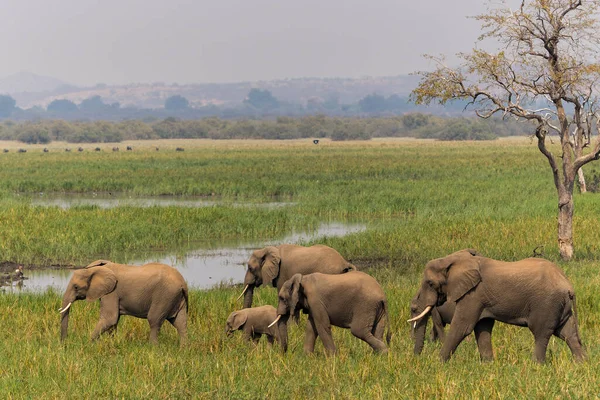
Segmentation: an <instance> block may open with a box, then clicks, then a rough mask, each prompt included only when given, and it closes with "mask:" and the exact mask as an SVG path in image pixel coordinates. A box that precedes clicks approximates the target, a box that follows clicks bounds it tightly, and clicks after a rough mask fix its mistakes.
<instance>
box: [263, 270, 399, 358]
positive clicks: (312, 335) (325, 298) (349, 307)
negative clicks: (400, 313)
mask: <svg viewBox="0 0 600 400" xmlns="http://www.w3.org/2000/svg"><path fill="white" fill-rule="evenodd" d="M387 310H388V308H387V299H386V297H385V293H384V292H383V289H382V288H381V286H380V285H379V283H378V282H377V281H376V280H375V278H373V277H372V276H369V275H367V274H365V273H364V272H360V271H351V272H348V273H346V274H343V275H327V274H321V273H314V274H309V275H300V274H296V275H294V276H293V277H292V278H291V279H289V280H288V281H286V282H285V283H284V285H283V287H282V288H281V290H280V291H279V305H278V307H277V318H276V319H275V320H274V321H273V322H272V323H271V325H269V326H273V325H274V324H275V323H277V324H278V325H277V328H278V331H279V336H280V340H281V347H282V349H283V351H284V352H285V351H286V350H287V321H288V319H289V317H290V316H291V315H298V313H299V312H300V311H304V312H305V313H307V314H308V324H307V325H306V334H305V337H304V351H305V352H307V353H312V352H313V351H314V349H315V341H316V339H317V336H319V337H320V338H321V341H322V342H323V346H324V347H325V351H326V352H327V353H328V354H333V353H335V351H336V348H335V344H334V343H333V337H332V335H331V326H332V325H334V326H338V327H340V328H349V329H350V331H351V332H352V334H353V335H354V336H356V337H357V338H359V339H361V340H363V341H365V342H367V343H368V344H369V346H371V347H372V348H373V350H374V351H375V352H378V353H382V352H387V346H386V345H385V343H384V342H383V334H384V330H385V327H386V324H387V322H388V321H387V319H388V311H387ZM390 336H391V335H390V330H389V328H388V331H387V343H388V344H389V343H390Z"/></svg>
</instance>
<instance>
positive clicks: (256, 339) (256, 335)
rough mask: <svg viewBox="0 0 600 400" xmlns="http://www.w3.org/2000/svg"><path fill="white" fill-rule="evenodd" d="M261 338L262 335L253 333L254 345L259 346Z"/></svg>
mask: <svg viewBox="0 0 600 400" xmlns="http://www.w3.org/2000/svg"><path fill="white" fill-rule="evenodd" d="M261 336H262V334H260V333H256V332H253V333H252V343H254V344H255V345H258V341H259V340H260V337H261Z"/></svg>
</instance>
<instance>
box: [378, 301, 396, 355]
mask: <svg viewBox="0 0 600 400" xmlns="http://www.w3.org/2000/svg"><path fill="white" fill-rule="evenodd" d="M380 324H382V325H381V327H382V329H385V331H386V332H385V340H386V342H387V344H388V346H389V345H390V342H391V340H392V330H391V326H390V319H389V313H388V305H387V301H386V300H381V302H380V305H379V312H378V313H377V319H376V321H375V330H377V327H378V326H379V325H380ZM381 333H382V334H383V332H381ZM382 339H383V338H382Z"/></svg>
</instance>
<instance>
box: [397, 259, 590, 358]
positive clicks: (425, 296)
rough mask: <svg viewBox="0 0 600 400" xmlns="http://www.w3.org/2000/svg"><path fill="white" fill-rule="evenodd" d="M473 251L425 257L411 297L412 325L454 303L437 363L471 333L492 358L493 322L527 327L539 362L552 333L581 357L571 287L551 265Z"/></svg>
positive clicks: (480, 350) (449, 354) (580, 344)
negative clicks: (495, 257)
mask: <svg viewBox="0 0 600 400" xmlns="http://www.w3.org/2000/svg"><path fill="white" fill-rule="evenodd" d="M475 254H476V253H475V252H474V251H473V250H461V251H458V252H456V253H452V254H450V255H448V256H446V257H443V258H438V259H435V260H431V261H429V262H428V263H427V266H426V267H425V272H424V273H423V280H422V282H421V287H420V289H419V291H418V292H417V295H416V303H417V311H418V312H419V315H417V316H416V317H413V318H411V319H409V322H417V323H418V321H420V320H421V319H423V318H424V317H425V316H427V315H428V313H429V312H430V311H431V309H432V308H433V307H435V306H440V305H442V304H444V303H445V302H446V301H448V302H456V309H455V312H454V317H453V318H452V324H451V325H450V330H449V332H448V334H447V335H446V338H445V340H444V344H443V345H442V350H441V353H440V356H441V359H442V360H443V361H446V360H448V359H449V358H450V357H451V355H452V353H454V351H455V350H456V347H457V346H458V345H459V344H460V342H461V341H462V340H463V339H464V338H465V337H466V336H467V335H469V334H470V333H471V332H473V331H475V338H476V341H477V347H478V348H479V353H480V356H481V358H482V359H483V360H489V359H492V358H493V351H492V346H491V334H492V329H493V326H494V321H501V322H504V323H508V324H512V325H518V326H526V327H528V328H529V330H530V331H531V332H532V333H533V336H534V338H535V350H534V358H535V360H536V361H538V362H540V363H543V362H545V360H546V347H547V346H548V341H549V340H550V337H551V336H552V335H555V336H557V337H559V338H561V339H563V340H564V341H565V342H566V343H567V345H568V346H569V348H570V349H571V352H572V354H573V356H574V357H575V359H576V360H578V361H581V360H583V359H584V358H585V351H584V349H583V345H582V343H581V339H580V337H579V329H578V323H577V313H576V307H575V291H574V290H573V286H572V285H571V283H570V282H569V280H568V279H567V277H566V276H565V274H564V273H563V272H562V271H561V270H560V269H559V268H558V267H557V266H556V265H554V264H553V263H551V262H550V261H548V260H544V259H542V258H527V259H524V260H520V261H516V262H504V261H498V260H493V259H490V258H486V257H482V256H478V255H475ZM484 313H485V317H484Z"/></svg>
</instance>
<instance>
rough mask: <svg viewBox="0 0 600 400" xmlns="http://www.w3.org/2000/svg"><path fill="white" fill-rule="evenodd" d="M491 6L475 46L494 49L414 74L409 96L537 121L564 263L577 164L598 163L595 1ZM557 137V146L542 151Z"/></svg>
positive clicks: (569, 249) (599, 71)
mask: <svg viewBox="0 0 600 400" xmlns="http://www.w3.org/2000/svg"><path fill="white" fill-rule="evenodd" d="M495 4H496V6H494V5H493V4H492V3H491V2H490V3H489V6H488V10H487V12H486V13H485V14H482V15H478V16H475V17H473V18H475V19H476V20H478V21H480V22H481V24H482V35H481V36H480V37H479V41H485V44H488V42H489V41H493V40H495V41H496V42H498V43H499V50H498V51H497V52H489V51H484V50H481V49H474V50H473V51H472V52H471V53H460V54H458V56H459V59H460V60H461V62H460V65H459V66H458V67H454V68H450V67H448V66H446V65H445V63H444V58H443V57H434V56H426V57H428V58H430V59H431V60H433V61H434V62H435V63H436V69H435V70H434V71H433V72H418V74H419V75H421V81H420V83H419V86H418V87H417V88H416V89H415V90H414V91H413V92H412V94H411V96H412V99H413V100H414V101H415V102H416V103H417V104H430V103H431V102H433V101H437V102H439V103H441V104H444V103H446V102H447V101H450V100H454V99H462V100H467V101H468V106H467V107H470V108H472V109H473V110H474V111H475V112H476V113H477V115H478V116H479V117H481V118H489V117H491V116H492V115H495V114H502V115H503V116H504V117H515V118H517V119H519V120H524V121H530V122H533V123H534V124H535V127H536V129H535V134H534V135H535V138H537V144H538V148H539V150H540V152H541V153H542V154H543V155H544V156H545V157H546V158H547V159H548V163H549V165H550V168H551V169H552V174H553V175H554V185H555V186H556V190H557V193H558V244H559V249H560V255H561V257H562V258H563V259H564V260H570V259H571V258H572V257H573V224H572V221H573V187H574V183H575V178H576V177H577V176H578V173H579V171H580V170H581V167H582V166H583V165H585V164H587V163H588V162H590V161H592V160H598V159H599V158H600V135H597V136H598V137H597V138H596V139H595V140H594V143H592V135H593V131H596V133H597V134H598V133H600V132H598V129H599V127H600V124H599V121H600V112H599V111H600V109H599V104H600V103H599V102H598V97H597V95H596V90H597V89H598V83H599V77H600V64H599V63H598V57H597V54H598V50H599V47H598V45H599V44H600V29H599V24H598V20H597V19H596V18H597V16H598V13H597V12H598V9H599V4H600V2H598V1H583V0H531V1H526V0H524V1H523V3H522V4H521V6H520V8H518V9H516V10H511V9H510V8H509V7H507V6H506V5H505V4H500V5H499V6H498V5H497V4H498V1H497V0H496V2H495ZM553 134H556V135H558V138H559V139H560V148H559V149H558V150H556V147H557V146H554V147H552V146H547V140H548V141H549V140H550V139H549V136H550V135H553Z"/></svg>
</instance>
